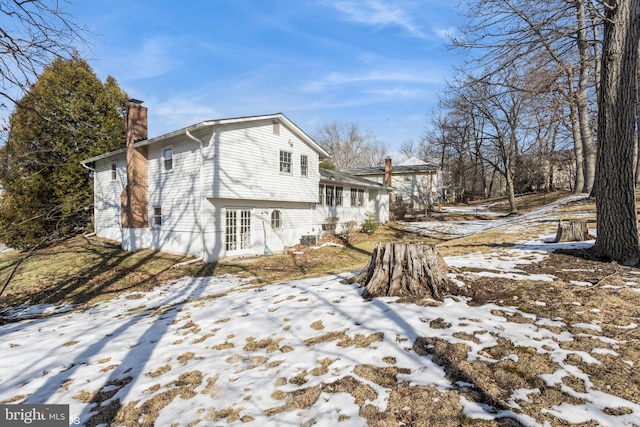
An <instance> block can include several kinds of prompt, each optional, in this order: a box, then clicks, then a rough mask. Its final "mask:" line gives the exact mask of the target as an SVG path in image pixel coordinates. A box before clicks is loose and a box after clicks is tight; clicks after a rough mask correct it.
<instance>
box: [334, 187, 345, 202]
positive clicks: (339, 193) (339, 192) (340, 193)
mask: <svg viewBox="0 0 640 427" xmlns="http://www.w3.org/2000/svg"><path fill="white" fill-rule="evenodd" d="M343 198H344V187H338V186H336V192H335V197H334V204H335V206H343V205H344V201H343Z"/></svg>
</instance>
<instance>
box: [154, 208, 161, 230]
mask: <svg viewBox="0 0 640 427" xmlns="http://www.w3.org/2000/svg"><path fill="white" fill-rule="evenodd" d="M153 225H154V227H160V226H161V225H162V208H161V207H159V206H154V208H153Z"/></svg>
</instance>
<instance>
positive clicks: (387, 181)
mask: <svg viewBox="0 0 640 427" xmlns="http://www.w3.org/2000/svg"><path fill="white" fill-rule="evenodd" d="M384 186H385V187H391V157H387V158H385V159H384ZM392 203H393V195H392V194H391V192H389V206H391V204H392Z"/></svg>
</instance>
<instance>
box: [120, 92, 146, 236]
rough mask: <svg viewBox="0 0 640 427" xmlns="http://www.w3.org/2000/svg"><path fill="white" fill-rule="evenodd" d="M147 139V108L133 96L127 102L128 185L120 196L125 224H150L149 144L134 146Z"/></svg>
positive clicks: (141, 226)
mask: <svg viewBox="0 0 640 427" xmlns="http://www.w3.org/2000/svg"><path fill="white" fill-rule="evenodd" d="M145 139H147V108H146V107H143V106H142V101H139V100H137V99H130V100H129V105H128V106H127V141H126V161H127V185H126V187H125V188H124V191H123V192H122V195H121V196H120V203H121V208H122V209H121V213H122V228H147V227H148V226H149V209H148V207H147V205H148V203H147V199H148V198H147V147H138V148H136V147H134V144H135V143H136V142H138V141H143V140H145Z"/></svg>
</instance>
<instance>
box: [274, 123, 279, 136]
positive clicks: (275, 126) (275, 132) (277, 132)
mask: <svg viewBox="0 0 640 427" xmlns="http://www.w3.org/2000/svg"><path fill="white" fill-rule="evenodd" d="M273 134H274V135H278V136H279V135H280V122H278V121H276V120H274V121H273Z"/></svg>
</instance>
